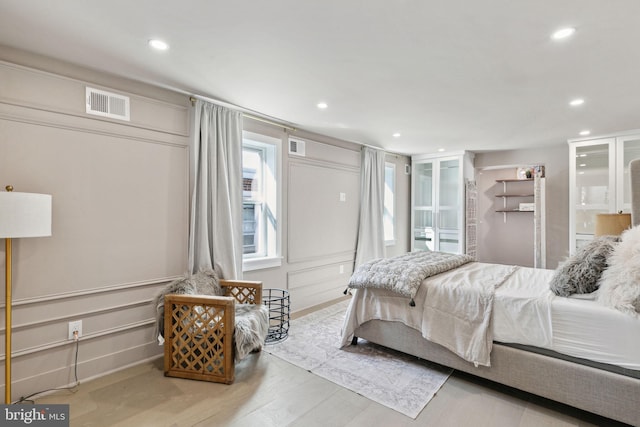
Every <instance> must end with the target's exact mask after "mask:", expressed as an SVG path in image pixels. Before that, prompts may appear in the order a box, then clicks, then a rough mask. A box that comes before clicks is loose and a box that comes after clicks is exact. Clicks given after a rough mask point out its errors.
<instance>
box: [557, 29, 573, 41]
mask: <svg viewBox="0 0 640 427" xmlns="http://www.w3.org/2000/svg"><path fill="white" fill-rule="evenodd" d="M575 32H576V29H575V28H573V27H567V28H561V29H559V30H558V31H556V32H554V33H553V34H551V38H552V39H554V40H562V39H566V38H567V37H571V36H572V35H573V33H575Z"/></svg>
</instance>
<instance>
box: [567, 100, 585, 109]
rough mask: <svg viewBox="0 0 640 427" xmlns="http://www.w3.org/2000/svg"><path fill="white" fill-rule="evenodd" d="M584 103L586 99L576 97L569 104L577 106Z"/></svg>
mask: <svg viewBox="0 0 640 427" xmlns="http://www.w3.org/2000/svg"><path fill="white" fill-rule="evenodd" d="M582 104H584V99H582V98H576V99H574V100H572V101H571V102H569V105H571V106H572V107H577V106H578V105H582Z"/></svg>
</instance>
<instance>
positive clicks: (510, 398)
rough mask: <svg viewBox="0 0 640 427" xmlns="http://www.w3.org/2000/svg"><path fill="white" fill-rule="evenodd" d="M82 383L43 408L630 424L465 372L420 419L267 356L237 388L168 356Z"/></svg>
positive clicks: (141, 420)
mask: <svg viewBox="0 0 640 427" xmlns="http://www.w3.org/2000/svg"><path fill="white" fill-rule="evenodd" d="M80 350H82V348H80ZM80 382H81V384H80V386H79V387H78V389H77V391H76V392H75V393H71V392H68V391H60V392H56V394H52V395H48V396H45V397H42V398H40V399H38V401H37V403H65V404H69V405H70V412H71V426H74V427H75V426H92V427H99V426H135V427H141V426H153V427H157V426H180V427H183V426H247V427H255V426H264V427H270V426H273V427H282V426H301V427H313V426H318V427H330V426H351V427H357V426H363V427H375V426H385V427H401V426H438V427H439V426H444V427H446V426H455V427H461V426H474V427H483V426H486V427H500V426H505V427H525V426H527V427H528V426H531V427H544V426H554V427H562V426H622V425H623V424H620V423H615V422H613V421H611V420H607V419H604V418H601V417H597V416H594V415H592V414H589V413H586V412H583V411H579V410H577V409H574V408H570V407H567V406H564V405H560V404H556V403H554V402H550V401H548V400H545V399H542V398H538V397H535V396H531V395H529V394H526V393H522V392H519V391H515V390H513V389H510V388H506V387H503V386H499V385H495V384H493V383H490V382H487V381H484V380H479V379H476V378H474V377H471V376H468V375H466V374H461V373H454V374H453V375H452V376H451V377H450V378H449V380H447V382H446V383H445V384H444V386H443V387H442V388H441V389H440V391H438V393H437V394H436V396H435V397H434V398H433V399H432V400H431V402H430V403H429V404H428V405H427V406H426V408H425V409H424V410H423V411H422V412H421V413H420V415H419V416H418V418H417V419H416V420H413V419H411V418H409V417H406V416H404V415H402V414H400V413H398V412H395V411H394V410H391V409H388V408H386V407H384V406H382V405H380V404H377V403H375V402H372V401H370V400H368V399H366V398H364V397H362V396H360V395H358V394H356V393H353V392H351V391H349V390H346V389H344V388H342V387H340V386H338V385H335V384H333V383H331V382H329V381H327V380H325V379H323V378H320V377H318V376H316V375H314V374H311V373H309V372H307V371H305V370H304V369H301V368H298V367H296V366H294V365H291V364H290V363H287V362H284V361H283V360H281V359H279V358H277V357H275V356H272V355H270V354H268V353H266V352H262V353H260V354H253V355H251V356H249V357H248V358H247V359H245V360H243V361H242V362H241V363H240V364H238V365H236V381H235V383H234V384H232V385H223V384H215V383H208V382H202V381H193V380H184V379H177V378H168V377H165V376H164V375H163V371H162V359H157V360H155V361H153V362H147V363H143V364H140V365H137V366H134V367H131V368H127V369H125V370H122V371H119V372H117V373H114V374H111V375H108V376H105V377H102V378H99V379H96V380H93V381H90V382H87V383H82V378H80Z"/></svg>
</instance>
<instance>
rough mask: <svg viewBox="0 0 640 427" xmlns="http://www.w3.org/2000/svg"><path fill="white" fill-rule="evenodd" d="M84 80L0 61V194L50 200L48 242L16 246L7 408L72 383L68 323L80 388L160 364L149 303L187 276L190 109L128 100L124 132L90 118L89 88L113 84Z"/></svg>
mask: <svg viewBox="0 0 640 427" xmlns="http://www.w3.org/2000/svg"><path fill="white" fill-rule="evenodd" d="M86 75H87V78H88V79H87V81H85V80H79V79H76V78H69V77H64V76H62V75H56V74H52V73H48V72H45V71H40V70H37V69H35V68H29V67H25V66H21V65H16V64H14V63H9V62H0V86H1V87H0V184H1V185H2V187H4V186H5V185H7V184H11V185H13V186H14V187H15V191H24V192H38V193H47V194H51V195H52V196H53V226H52V228H53V235H52V236H51V237H45V238H34V239H16V240H14V250H13V271H14V274H13V305H14V310H13V324H14V327H13V345H12V350H13V357H12V366H13V390H12V391H13V396H12V398H13V400H16V399H18V398H19V397H20V396H25V395H28V394H31V393H33V392H36V391H39V390H44V389H47V388H51V387H60V386H61V385H66V384H69V383H72V382H73V381H74V378H73V360H74V354H75V349H76V346H75V344H74V343H73V342H72V341H69V340H67V332H68V322H69V321H74V320H82V322H83V325H82V326H83V336H82V338H81V341H80V343H79V357H78V374H79V377H80V378H81V379H87V378H91V377H94V376H99V375H101V374H103V373H105V372H108V371H113V370H116V369H120V368H122V367H123V366H126V365H129V364H133V363H138V362H140V361H141V360H145V359H148V358H151V357H155V356H157V355H159V354H161V350H162V348H161V347H160V346H158V345H157V343H156V342H155V340H154V337H153V330H154V315H155V313H154V308H153V304H152V300H153V298H154V296H155V294H156V293H157V292H158V290H159V289H160V288H161V287H162V286H163V284H165V283H166V282H168V281H169V280H172V279H173V278H175V277H176V276H178V275H180V274H182V273H183V271H184V269H185V265H186V257H187V236H188V206H189V205H188V193H189V176H188V169H189V149H188V141H189V138H188V137H189V104H188V99H187V98H186V97H184V103H183V104H180V103H176V102H175V97H173V96H172V95H171V94H169V93H167V96H166V98H165V99H162V98H158V97H154V98H151V97H145V96H142V95H140V94H139V93H136V94H133V93H126V92H125V93H122V94H124V95H127V96H130V97H131V121H130V122H121V121H117V120H111V119H104V118H96V117H95V116H89V115H87V114H86V113H85V106H84V97H85V87H86V86H87V85H89V86H92V87H97V88H99V89H105V90H111V91H115V92H118V91H117V87H118V85H119V81H118V80H117V79H115V78H114V79H112V82H113V86H101V85H99V84H96V82H93V81H90V80H89V79H90V78H91V76H92V75H93V74H92V73H91V72H88V71H87V72H86ZM100 80H101V81H105V80H108V79H105V78H104V77H103V76H100ZM114 88H115V89H114ZM140 90H141V92H140V93H144V87H143V86H142V85H140ZM118 93H121V92H118ZM155 93H157V91H155ZM1 243H2V245H1V248H0V269H1V270H2V271H4V269H5V265H4V241H2V242H1ZM2 289H3V290H4V287H2ZM2 300H3V301H4V297H3V299H2ZM2 311H4V306H3V307H2ZM3 316H4V314H3ZM5 332H6V331H5V330H4V328H3V329H2V331H1V333H2V335H4V334H5ZM3 347H4V339H2V348H0V351H1V352H2V354H4V348H3ZM3 359H4V358H3ZM3 363H4V360H3ZM3 384H4V382H3ZM3 387H4V386H2V387H0V388H3Z"/></svg>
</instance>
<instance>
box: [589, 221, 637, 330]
mask: <svg viewBox="0 0 640 427" xmlns="http://www.w3.org/2000/svg"><path fill="white" fill-rule="evenodd" d="M607 262H608V264H609V267H608V268H606V269H605V270H604V271H603V272H602V276H601V278H600V293H599V295H598V301H599V302H600V303H601V304H603V305H606V306H608V307H612V308H615V309H617V310H620V311H622V312H624V313H627V314H630V315H632V316H636V317H640V226H637V227H633V228H632V229H630V230H627V231H625V232H624V233H622V240H621V241H620V243H618V244H617V245H616V247H615V248H614V249H613V252H611V255H610V256H609V258H608V260H607Z"/></svg>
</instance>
